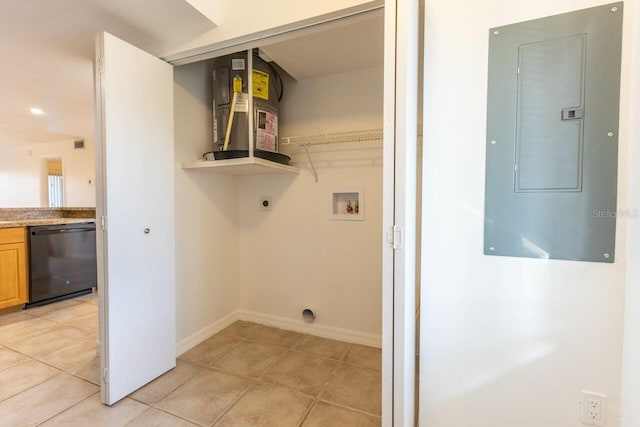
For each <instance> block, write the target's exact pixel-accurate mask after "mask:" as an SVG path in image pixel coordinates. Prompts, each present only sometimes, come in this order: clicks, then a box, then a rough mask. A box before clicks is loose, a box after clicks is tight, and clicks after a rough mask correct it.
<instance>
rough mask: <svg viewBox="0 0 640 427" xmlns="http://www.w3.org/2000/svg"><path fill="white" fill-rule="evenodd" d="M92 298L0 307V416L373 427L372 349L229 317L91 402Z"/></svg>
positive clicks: (26, 421) (94, 358)
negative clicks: (125, 393) (113, 398)
mask: <svg viewBox="0 0 640 427" xmlns="http://www.w3.org/2000/svg"><path fill="white" fill-rule="evenodd" d="M97 343H98V299H97V295H96V294H92V295H86V296H82V297H79V298H74V299H72V300H66V301H62V302H58V303H55V304H49V305H46V306H42V307H36V308H31V309H28V310H25V311H22V312H18V313H12V314H7V315H2V316H0V424H1V425H7V426H12V427H14V426H15V427H17V426H35V425H43V426H62V425H65V426H125V425H129V426H164V427H170V426H194V425H199V426H216V427H222V426H225V427H228V426H247V427H249V426H251V427H253V426H257V427H260V426H269V427H281V426H282V427H287V426H296V427H297V426H304V427H331V426H340V427H342V426H349V427H359V426H379V425H380V412H381V383H380V381H381V377H380V375H381V373H380V367H381V360H380V350H379V349H375V348H372V347H366V346H361V345H355V344H349V343H345V342H340V341H334V340H329V339H326V338H319V337H315V336H312V335H305V334H300V333H297V332H291V331H285V330H282V329H276V328H271V327H267V326H263V325H258V324H255V323H250V322H244V321H238V322H236V323H234V324H233V325H231V326H229V327H228V328H226V329H224V330H223V331H221V332H220V333H219V334H217V335H214V336H213V337H211V338H209V339H208V340H206V341H204V342H203V343H201V344H200V345H198V346H196V347H194V348H193V349H191V350H189V351H188V352H186V353H185V354H183V355H182V356H180V357H179V358H178V360H177V366H176V368H174V369H172V370H171V371H169V372H167V373H166V374H164V375H163V376H161V377H160V378H158V379H156V380H155V381H153V382H151V383H149V384H147V385H146V386H144V387H142V388H141V389H139V390H137V391H136V392H134V393H132V394H131V395H130V396H129V397H127V398H125V399H123V400H121V401H120V402H118V403H117V404H115V405H113V406H111V407H108V406H105V405H103V404H101V403H100V393H99V367H100V361H99V357H98V356H99V355H98V353H99V352H98V347H97Z"/></svg>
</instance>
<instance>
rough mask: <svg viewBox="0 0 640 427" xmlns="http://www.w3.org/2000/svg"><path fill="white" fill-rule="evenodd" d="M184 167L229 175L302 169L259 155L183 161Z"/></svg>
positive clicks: (274, 172)
mask: <svg viewBox="0 0 640 427" xmlns="http://www.w3.org/2000/svg"><path fill="white" fill-rule="evenodd" d="M181 167H182V169H206V170H210V171H213V172H219V173H225V174H229V175H260V174H276V173H299V172H300V169H298V168H296V167H294V166H289V165H283V164H281V163H277V162H272V161H269V160H265V159H261V158H257V157H241V158H238V159H227V160H198V161H195V162H190V163H182V164H181Z"/></svg>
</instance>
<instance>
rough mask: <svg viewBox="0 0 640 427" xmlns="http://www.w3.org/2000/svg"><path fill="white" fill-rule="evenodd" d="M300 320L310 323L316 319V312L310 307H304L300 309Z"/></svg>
mask: <svg viewBox="0 0 640 427" xmlns="http://www.w3.org/2000/svg"><path fill="white" fill-rule="evenodd" d="M302 320H304V321H305V322H307V323H311V322H313V321H314V320H316V314H315V313H314V312H313V310H311V309H310V308H305V309H304V310H302Z"/></svg>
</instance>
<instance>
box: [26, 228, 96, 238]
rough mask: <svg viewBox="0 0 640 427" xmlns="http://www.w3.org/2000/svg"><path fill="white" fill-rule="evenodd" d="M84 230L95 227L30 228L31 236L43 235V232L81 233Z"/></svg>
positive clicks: (92, 229) (94, 229)
mask: <svg viewBox="0 0 640 427" xmlns="http://www.w3.org/2000/svg"><path fill="white" fill-rule="evenodd" d="M86 231H96V227H84V228H80V227H79V228H61V229H59V230H31V235H32V236H43V235H45V234H62V233H64V234H68V233H83V232H86Z"/></svg>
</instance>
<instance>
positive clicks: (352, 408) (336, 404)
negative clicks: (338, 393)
mask: <svg viewBox="0 0 640 427" xmlns="http://www.w3.org/2000/svg"><path fill="white" fill-rule="evenodd" d="M319 402H322V403H326V404H327V405H331V406H337V407H338V408H342V409H348V410H349V411H352V412H359V413H361V414H364V415H369V416H371V417H376V418H381V415H378V414H372V413H371V412H367V411H363V410H362V409H358V408H354V407H352V406H347V405H343V404H341V403H336V402H332V401H330V400H324V399H319Z"/></svg>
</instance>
